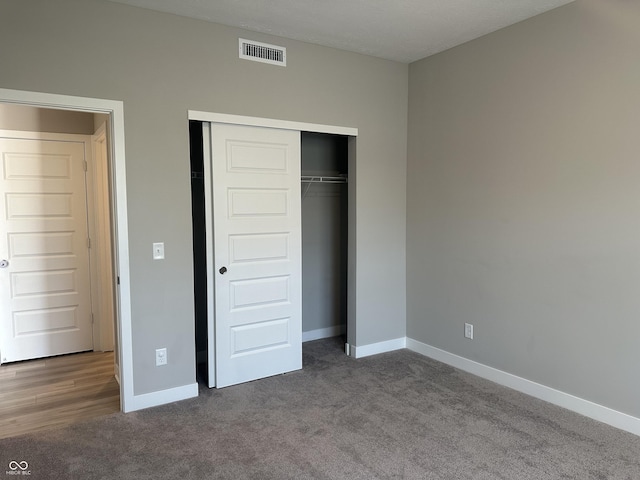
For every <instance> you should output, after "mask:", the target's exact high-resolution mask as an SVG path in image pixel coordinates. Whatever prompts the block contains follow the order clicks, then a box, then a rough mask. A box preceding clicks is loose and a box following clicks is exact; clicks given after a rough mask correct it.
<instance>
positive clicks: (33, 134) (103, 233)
mask: <svg viewBox="0 0 640 480" xmlns="http://www.w3.org/2000/svg"><path fill="white" fill-rule="evenodd" d="M109 123H110V122H109V115H107V114H101V113H89V112H78V111H70V110H56V109H47V108H42V107H37V106H27V105H18V104H11V103H0V150H1V151H2V175H1V178H0V190H2V192H1V193H2V195H3V196H2V199H1V203H2V204H3V208H0V210H2V218H0V223H1V224H2V226H3V228H2V230H4V231H5V233H6V235H3V237H2V238H1V239H0V252H2V255H3V256H5V257H6V258H4V259H3V260H4V263H3V265H5V266H4V270H5V271H4V272H2V273H3V275H2V277H0V280H1V281H0V295H1V296H2V299H3V302H2V303H3V305H4V306H5V307H6V308H3V312H2V313H1V314H0V353H1V356H0V363H2V364H3V367H4V368H3V371H5V372H6V371H8V370H9V369H10V370H11V371H12V372H13V375H12V379H11V380H4V379H3V382H4V383H7V382H14V383H15V385H13V386H12V385H9V384H5V385H4V387H6V388H7V389H10V390H12V393H13V394H15V395H19V394H20V393H21V392H22V391H23V390H24V389H25V387H24V385H25V383H24V382H25V379H24V378H23V377H25V376H28V377H31V376H32V375H33V374H34V371H39V372H40V375H41V377H42V378H41V379H40V381H39V383H38V385H39V388H38V389H36V390H34V391H33V395H35V396H36V398H37V397H38V396H39V395H44V394H46V395H47V399H49V401H48V402H44V403H43V402H42V400H41V401H40V402H37V403H38V404H39V406H38V408H35V409H33V412H31V411H30V410H29V408H28V407H27V408H24V407H23V408H21V409H20V410H19V411H15V412H13V413H14V414H15V415H20V416H21V417H24V418H27V419H31V418H32V417H33V416H34V415H42V414H43V410H47V409H53V408H57V407H56V405H57V403H56V402H57V398H58V397H60V398H62V397H64V399H65V402H66V403H67V404H73V402H76V401H79V399H82V400H83V401H84V402H86V403H85V404H87V405H88V406H89V410H90V411H92V412H93V414H98V412H109V411H118V410H119V405H120V400H119V388H118V387H117V383H116V381H117V380H116V379H117V373H118V369H117V364H116V362H115V358H116V356H115V355H114V353H113V352H114V350H115V349H116V348H117V345H116V341H115V338H116V337H115V316H114V312H115V305H114V300H115V281H114V275H113V271H114V269H113V266H112V259H113V253H112V244H113V236H114V235H113V229H112V209H111V203H112V202H111V195H110V191H111V187H110V185H111V176H110V172H111V167H110V164H111V162H110V159H109V158H110V148H109V143H110V142H109V137H110V133H109ZM87 351H93V352H94V353H95V354H94V355H86V354H85V355H71V356H69V355H70V354H79V353H81V352H87ZM60 356H63V357H66V358H62V357H60ZM53 357H55V359H54V358H53ZM72 357H73V358H72ZM15 362H18V363H15ZM109 362H110V363H111V366H110V368H109V367H108V364H109ZM56 365H57V366H58V367H57V368H56ZM60 365H65V366H66V367H65V368H64V370H65V372H66V373H68V374H73V372H76V374H77V375H76V380H74V381H73V385H68V388H65V389H60V390H62V391H60V392H58V393H52V392H51V391H50V390H51V386H52V385H56V384H58V383H59V381H60V374H59V371H60V367H59V366H60ZM87 365H94V367H92V368H90V369H88V370H87ZM105 367H106V370H105ZM109 370H110V371H109ZM89 372H91V373H89ZM81 378H82V379H83V381H80V379H81ZM32 390H33V389H32ZM88 397H90V398H92V399H93V400H94V402H93V403H94V404H96V405H100V408H99V409H98V410H96V409H94V408H92V407H91V403H92V402H91V401H87V398H88ZM21 398H22V397H21ZM3 411H4V412H5V414H10V413H11V412H12V409H10V408H9V409H8V410H7V409H3ZM75 418H77V415H75V414H74V415H67V416H64V415H63V416H62V418H61V419H60V421H61V422H62V423H63V424H64V423H67V422H72V421H73V420H74V419H75ZM25 423H33V428H38V426H39V424H38V421H37V420H33V421H31V422H25Z"/></svg>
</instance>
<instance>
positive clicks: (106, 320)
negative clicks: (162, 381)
mask: <svg viewBox="0 0 640 480" xmlns="http://www.w3.org/2000/svg"><path fill="white" fill-rule="evenodd" d="M0 104H2V105H3V107H4V108H5V113H6V112H7V111H9V115H4V116H3V117H2V118H3V119H4V120H6V121H7V122H12V123H10V124H8V123H4V124H0V125H2V127H3V128H8V129H9V128H10V129H12V130H13V131H20V132H25V131H29V130H30V131H31V132H44V131H47V130H48V131H49V132H47V133H32V134H31V135H33V136H34V138H32V139H34V140H37V138H35V137H38V136H40V137H42V138H40V139H39V141H43V142H44V143H42V145H43V146H47V148H48V145H50V144H54V143H56V142H58V143H59V144H64V143H65V142H67V143H74V142H76V143H77V141H78V140H82V139H79V138H78V137H83V136H84V137H83V138H84V141H80V143H81V144H82V146H83V151H84V153H85V157H86V159H87V160H88V161H87V164H86V165H85V168H86V172H87V174H86V176H87V186H86V187H84V188H85V192H84V193H85V201H84V204H85V206H86V207H88V208H87V209H86V211H87V213H89V212H90V213H91V214H90V215H86V219H85V220H86V229H85V231H86V232H87V233H88V235H87V238H85V239H82V240H84V241H86V242H87V244H86V245H87V247H91V248H89V249H88V252H91V254H90V256H89V255H87V256H88V257H89V260H90V265H91V269H90V280H89V282H88V283H89V284H90V288H89V297H90V303H91V307H89V311H90V312H91V311H92V313H93V319H95V323H93V324H92V328H91V333H90V338H89V344H90V347H89V348H86V347H84V348H81V350H95V352H94V354H92V355H95V354H98V353H100V352H98V351H105V352H109V353H108V355H109V356H110V357H109V358H110V360H108V362H107V364H108V365H110V366H109V367H107V370H109V369H110V370H111V376H112V377H113V378H115V379H117V381H118V384H119V385H118V387H117V391H118V393H119V395H118V396H119V409H120V410H122V411H124V412H127V411H131V410H135V409H136V405H135V402H134V400H135V397H134V395H133V378H132V349H131V306H130V280H129V279H130V276H129V265H128V226H127V209H126V177H125V159H124V122H123V105H122V102H119V101H113V100H101V99H93V98H83V97H72V96H67V95H54V94H46V93H37V92H26V91H18V90H8V89H0ZM61 118H65V119H66V120H65V121H60V119H61ZM56 125H57V126H56ZM78 129H81V131H80V132H78ZM82 129H84V130H82ZM51 132H53V133H51ZM64 135H70V136H71V138H70V139H66V140H65V139H63V138H62V137H60V136H64ZM23 136H28V135H26V134H23ZM44 150H46V148H44ZM44 150H43V151H44ZM46 156H47V154H46V152H45V157H46ZM23 159H26V160H25V161H24V162H20V161H19V160H20V159H19V158H18V157H16V158H14V161H13V165H14V166H17V165H19V166H20V167H19V168H18V169H14V170H13V172H14V177H15V178H14V180H16V179H19V178H20V177H22V180H25V181H31V183H32V184H33V185H32V187H34V188H36V190H35V192H36V193H35V194H34V195H31V194H27V195H22V196H20V194H18V195H14V197H15V199H18V200H19V201H17V202H14V204H13V206H12V208H14V207H15V212H17V214H18V216H19V215H20V214H25V212H26V215H25V216H27V217H28V216H29V210H28V209H29V208H31V207H30V206H29V205H33V203H34V202H33V201H32V200H33V199H34V198H37V197H38V196H40V197H42V195H41V194H40V193H38V192H37V185H36V184H37V183H38V182H40V183H42V185H43V186H44V185H46V183H47V182H46V180H51V179H53V180H56V176H57V177H59V178H57V179H58V180H60V179H63V177H65V176H66V177H70V176H71V175H69V174H68V172H67V170H65V169H67V166H66V165H70V164H72V163H73V160H67V159H66V157H65V155H59V156H57V157H56V156H55V154H54V155H53V156H49V157H47V158H46V160H52V159H53V160H54V161H53V163H47V162H45V160H43V159H42V158H41V159H40V160H38V159H37V158H36V157H30V156H29V155H27V156H23ZM5 163H6V161H5ZM45 164H46V165H53V166H54V167H53V168H52V169H49V167H48V166H47V167H43V165H45ZM5 167H6V165H5ZM33 168H35V169H36V171H37V170H38V169H39V172H37V174H35V177H40V179H39V180H37V179H34V178H31V179H29V175H32V174H30V173H29V171H30V170H29V169H33ZM69 168H71V167H69ZM76 170H77V169H76ZM4 171H5V176H6V168H5V169H4ZM69 171H70V170H69ZM65 172H67V173H65ZM76 176H77V175H76ZM32 177H33V175H32ZM30 195H31V197H30ZM48 195H49V196H48V197H46V200H52V199H53V200H55V201H53V202H48V201H42V198H40V204H41V206H40V207H38V208H44V213H45V215H42V212H40V213H37V214H35V215H32V217H33V218H36V219H37V218H41V219H42V218H44V217H47V216H48V217H50V219H54V220H55V219H56V218H57V219H58V220H59V219H61V218H63V217H64V215H60V214H59V212H55V211H53V210H55V208H58V207H60V206H62V207H61V208H63V209H64V208H65V207H64V205H65V204H68V203H69V201H68V199H69V198H70V195H69V194H66V193H60V192H54V193H52V194H48ZM12 201H13V200H12ZM29 202H31V203H29ZM42 204H45V206H44V207H42ZM25 206H26V207H25ZM54 207H55V208H54ZM20 208H23V210H22V211H20ZM25 208H26V210H25ZM76 208H77V207H76ZM52 209H53V210H52ZM6 210H7V209H6V208H5V211H6ZM52 212H53V213H52ZM31 213H33V212H31ZM16 218H17V217H16ZM43 225H44V223H43ZM60 226H61V224H60V223H58V224H55V223H54V224H53V226H50V227H51V231H48V232H46V233H45V234H44V235H40V234H39V237H38V235H36V236H33V235H30V234H29V232H26V233H27V235H25V236H23V237H22V241H23V247H24V248H23V249H22V250H21V251H18V250H16V248H15V247H16V245H18V243H16V241H14V240H15V239H13V240H12V241H13V243H12V245H11V249H9V248H7V249H6V250H7V252H0V253H2V254H3V256H4V255H9V254H11V255H14V257H15V258H18V257H19V256H20V254H22V255H23V256H24V257H28V256H29V255H31V256H32V257H34V258H35V257H38V256H39V257H41V258H45V257H49V258H48V260H52V259H53V260H54V263H55V261H56V260H60V261H62V259H63V257H70V256H71V255H70V254H69V251H68V248H67V249H65V245H71V243H73V240H72V237H73V234H71V233H69V231H68V230H65V229H61V228H58V227H60ZM36 237H38V238H36ZM16 238H17V236H16ZM25 240H26V243H25V242H24V241H25ZM65 242H66V244H65ZM76 243H77V242H76ZM25 245H26V246H25ZM34 246H35V247H34ZM30 248H31V249H33V248H35V250H33V251H32V252H31V253H29V249H30ZM38 249H40V250H38ZM9 250H11V251H9ZM15 255H17V257H16V256H15ZM14 257H11V258H10V259H9V263H10V264H13V263H14V262H13V261H12V258H14ZM23 259H24V258H23ZM23 259H20V260H23ZM17 263H18V264H19V263H20V262H17ZM54 267H55V265H54ZM53 270H54V272H55V274H49V273H46V274H45V275H44V278H45V280H42V278H40V280H39V281H35V282H33V280H34V278H30V279H29V278H26V277H25V278H26V280H29V281H24V280H25V279H24V278H23V279H22V280H23V282H22V284H23V286H24V285H27V286H30V288H32V290H33V289H34V288H35V290H36V293H37V290H38V289H39V288H40V289H41V287H43V286H44V287H48V288H52V289H53V290H54V291H62V292H63V293H64V291H65V290H67V291H68V292H70V293H71V294H72V293H73V291H74V289H75V286H76V285H77V284H78V283H79V282H80V281H81V279H76V278H75V276H76V274H75V272H74V271H73V268H71V269H69V268H67V269H66V270H65V269H57V271H56V269H55V268H54V269H53ZM60 271H63V273H64V274H65V275H66V278H67V283H66V284H63V283H64V282H62V283H61V282H60V279H61V278H62V277H64V276H65V275H62V277H61V276H60V275H58V273H59V272H60ZM5 276H6V277H7V278H4V279H3V288H4V287H5V286H6V284H7V283H8V282H12V287H15V284H16V278H17V276H15V275H14V276H13V277H12V276H11V275H8V274H7V275H5ZM5 280H6V281H5ZM36 280H37V279H36ZM30 282H31V283H30ZM34 285H35V287H34ZM36 287H37V288H36ZM41 290H42V289H41ZM14 291H15V288H14ZM27 293H29V292H27ZM41 293H45V294H46V289H45V291H43V292H41ZM27 296H28V295H26V294H25V297H27ZM36 296H37V295H36ZM65 308H67V310H69V309H73V307H62V308H61V310H65ZM45 313H46V312H45ZM55 313H59V312H54V317H55ZM41 317H42V318H41V321H43V320H46V319H47V318H48V320H51V318H50V317H47V315H45V314H43V315H41ZM101 320H103V321H101ZM30 325H31V326H32V327H33V326H34V325H35V326H38V323H37V322H32V323H31V324H30ZM40 325H42V322H41V323H40ZM50 326H53V327H54V328H53V329H51V330H52V333H55V326H56V325H55V319H54V321H53V323H51V324H50ZM94 327H95V328H94ZM72 329H73V328H72V327H71V326H69V325H67V326H65V327H64V328H61V330H67V331H69V330H72ZM22 333H24V332H22ZM71 351H74V350H73V349H72V350H69V352H71ZM0 353H2V352H0ZM61 353H66V352H61ZM49 355H57V353H52V352H49V353H47V354H45V356H47V357H48V356H49ZM82 355H86V354H78V355H77V356H74V355H71V356H68V355H63V356H55V357H48V358H51V359H52V361H53V360H55V361H63V360H64V361H68V360H69V358H71V359H74V358H78V359H80V358H81V356H82ZM39 362H43V361H39ZM72 363H73V361H72ZM76 363H80V364H82V363H83V361H82V360H77V361H76ZM9 365H12V364H9ZM13 365H18V364H13ZM103 367H104V364H103Z"/></svg>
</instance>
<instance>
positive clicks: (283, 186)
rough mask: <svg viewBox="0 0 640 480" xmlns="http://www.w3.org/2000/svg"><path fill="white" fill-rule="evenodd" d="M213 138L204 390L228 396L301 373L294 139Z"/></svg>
mask: <svg viewBox="0 0 640 480" xmlns="http://www.w3.org/2000/svg"><path fill="white" fill-rule="evenodd" d="M205 135H206V131H205ZM210 135H211V136H210V142H211V144H210V148H211V150H210V151H211V168H208V166H207V163H208V162H207V160H206V158H205V177H206V180H205V181H206V183H205V188H206V189H207V192H208V195H207V198H209V199H212V200H213V206H212V208H211V205H209V204H208V205H207V208H208V211H207V217H208V218H207V239H208V240H207V242H208V244H209V251H208V254H207V257H208V271H209V272H210V273H209V279H210V280H211V279H212V278H213V279H214V281H213V283H214V285H213V288H211V287H210V288H209V297H211V296H212V295H211V294H212V293H213V294H214V299H211V298H210V299H209V332H210V334H209V341H210V343H209V345H213V344H215V359H214V358H213V353H212V350H213V349H211V348H209V384H210V386H213V385H214V384H215V386H217V387H225V386H228V385H234V384H237V383H242V382H247V381H250V380H256V379H258V378H264V377H268V376H271V375H277V374H281V373H285V372H289V371H293V370H298V369H300V368H302V294H301V282H302V274H301V263H302V261H301V213H300V212H301V210H300V202H301V199H300V132H298V131H293V130H280V129H274V128H263V127H249V126H239V125H228V124H216V123H214V124H212V125H211V133H210ZM207 185H208V186H207ZM211 217H213V218H211ZM212 230H213V231H212ZM210 239H213V251H212V249H211V240H210ZM212 290H213V291H212ZM213 304H215V306H214V305H213ZM212 307H213V308H212ZM212 312H215V317H213V316H212V315H211V314H212ZM211 333H215V338H212V335H211ZM214 360H215V370H214V368H213V365H212V364H211V363H212V361H214ZM213 371H215V378H213Z"/></svg>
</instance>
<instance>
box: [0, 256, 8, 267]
mask: <svg viewBox="0 0 640 480" xmlns="http://www.w3.org/2000/svg"><path fill="white" fill-rule="evenodd" d="M8 266H9V260H5V259H4V258H3V259H2V260H0V268H7V267H8Z"/></svg>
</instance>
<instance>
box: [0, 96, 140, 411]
mask: <svg viewBox="0 0 640 480" xmlns="http://www.w3.org/2000/svg"><path fill="white" fill-rule="evenodd" d="M0 102H3V103H13V104H19V105H27V106H32V107H41V108H52V109H58V110H72V111H80V112H88V113H104V114H107V115H109V119H110V122H111V138H110V143H111V145H110V146H111V152H112V155H111V159H112V164H111V175H112V184H113V196H112V204H113V207H114V212H113V213H114V215H113V219H112V221H113V225H112V228H113V229H114V239H115V245H113V247H114V248H113V255H114V257H115V262H114V266H115V268H116V271H115V272H114V275H115V277H116V278H117V279H118V281H119V285H118V288H117V291H116V296H117V299H116V300H117V308H116V312H115V317H116V336H117V339H118V358H117V364H118V366H119V380H120V409H121V410H122V411H123V412H129V411H132V410H136V407H135V398H134V391H133V345H132V333H131V278H130V271H129V228H128V216H127V189H126V187H127V182H126V163H125V148H124V104H123V102H122V101H119V100H104V99H97V98H88V97H75V96H70V95H58V94H50V93H41V92H29V91H23V90H10V89H4V88H0Z"/></svg>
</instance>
